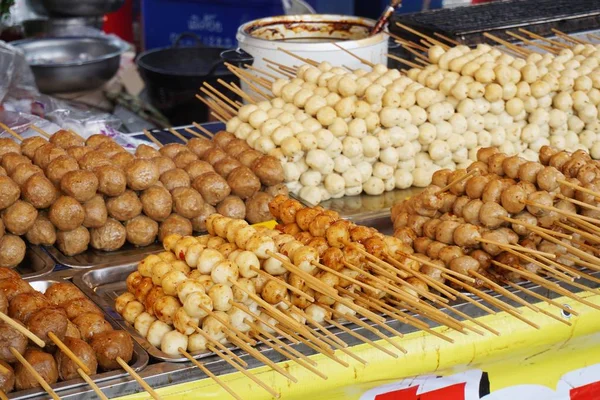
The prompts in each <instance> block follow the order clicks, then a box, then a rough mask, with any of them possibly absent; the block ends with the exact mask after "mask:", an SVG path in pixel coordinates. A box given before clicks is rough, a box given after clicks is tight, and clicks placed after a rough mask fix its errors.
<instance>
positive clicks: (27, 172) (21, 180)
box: [10, 164, 44, 187]
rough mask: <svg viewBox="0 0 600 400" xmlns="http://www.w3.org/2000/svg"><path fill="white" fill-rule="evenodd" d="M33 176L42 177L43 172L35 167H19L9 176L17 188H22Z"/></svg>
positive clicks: (31, 165)
mask: <svg viewBox="0 0 600 400" xmlns="http://www.w3.org/2000/svg"><path fill="white" fill-rule="evenodd" d="M33 175H42V176H43V175H44V171H43V170H42V169H41V168H40V167H38V166H37V165H33V164H30V165H25V164H23V165H21V167H20V168H18V169H17V170H16V171H15V172H13V173H12V175H10V177H11V179H12V180H13V181H15V183H16V184H17V185H19V187H21V186H23V185H24V184H25V182H27V179H29V178H31V177H32V176H33Z"/></svg>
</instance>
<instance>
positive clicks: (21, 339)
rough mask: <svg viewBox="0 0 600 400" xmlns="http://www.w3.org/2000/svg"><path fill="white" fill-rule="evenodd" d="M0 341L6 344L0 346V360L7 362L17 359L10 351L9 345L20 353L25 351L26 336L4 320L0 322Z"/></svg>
mask: <svg viewBox="0 0 600 400" xmlns="http://www.w3.org/2000/svg"><path fill="white" fill-rule="evenodd" d="M0 342H1V343H3V344H6V345H3V346H0V361H4V362H7V363H13V362H16V361H17V359H16V358H15V357H14V356H13V354H12V353H11V352H10V347H14V348H15V350H17V351H18V352H19V353H20V354H23V353H25V349H26V348H27V337H26V336H25V335H23V334H22V333H21V332H19V331H18V330H16V329H15V328H13V327H12V326H10V325H8V324H7V323H5V322H0Z"/></svg>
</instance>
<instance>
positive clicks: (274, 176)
mask: <svg viewBox="0 0 600 400" xmlns="http://www.w3.org/2000/svg"><path fill="white" fill-rule="evenodd" d="M252 172H254V173H255V174H256V176H257V177H258V179H260V181H261V183H262V184H263V185H265V186H273V185H278V184H280V183H282V182H283V180H284V178H285V176H284V174H283V166H282V165H281V162H280V161H279V160H278V159H276V158H275V157H271V156H262V157H261V158H259V159H258V160H257V161H256V162H254V164H252Z"/></svg>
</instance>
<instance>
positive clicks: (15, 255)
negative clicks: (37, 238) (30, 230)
mask: <svg viewBox="0 0 600 400" xmlns="http://www.w3.org/2000/svg"><path fill="white" fill-rule="evenodd" d="M26 250H27V248H26V245H25V242H24V241H23V239H21V238H20V237H19V236H15V235H4V236H2V237H1V238H0V267H8V268H14V267H16V266H18V265H19V264H21V262H22V261H23V259H24V258H25V251H26Z"/></svg>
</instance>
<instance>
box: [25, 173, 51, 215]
mask: <svg viewBox="0 0 600 400" xmlns="http://www.w3.org/2000/svg"><path fill="white" fill-rule="evenodd" d="M21 196H22V197H23V200H25V201H28V202H29V203H31V205H32V206H34V207H35V208H38V209H43V208H48V207H50V205H52V203H54V201H55V200H56V198H57V197H58V191H57V190H56V187H54V185H53V184H52V182H50V180H49V179H48V178H46V177H45V176H43V175H41V174H35V175H33V176H32V177H31V178H29V179H28V180H27V181H26V182H25V183H24V184H23V186H22V187H21Z"/></svg>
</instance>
